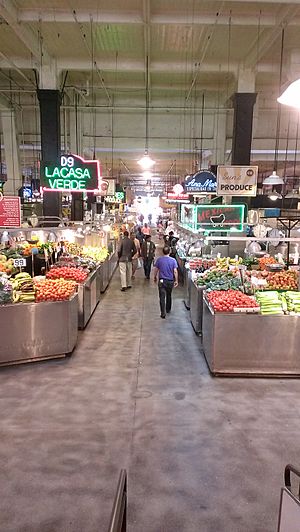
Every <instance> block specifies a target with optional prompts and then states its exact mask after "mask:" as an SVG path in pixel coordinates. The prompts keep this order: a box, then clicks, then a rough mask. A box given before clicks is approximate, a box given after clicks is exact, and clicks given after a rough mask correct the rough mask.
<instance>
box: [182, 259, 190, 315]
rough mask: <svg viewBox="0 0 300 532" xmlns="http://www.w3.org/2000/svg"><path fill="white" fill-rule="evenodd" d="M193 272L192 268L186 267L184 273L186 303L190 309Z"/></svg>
mask: <svg viewBox="0 0 300 532" xmlns="http://www.w3.org/2000/svg"><path fill="white" fill-rule="evenodd" d="M191 275H192V272H191V270H189V269H187V268H184V275H183V286H184V292H185V297H184V304H185V306H186V308H187V309H188V310H190V307H191V283H192V279H191Z"/></svg>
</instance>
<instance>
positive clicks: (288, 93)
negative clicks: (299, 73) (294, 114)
mask: <svg viewBox="0 0 300 532" xmlns="http://www.w3.org/2000/svg"><path fill="white" fill-rule="evenodd" d="M277 101H278V103H281V104H282V105H288V106H289V107H296V109H300V79H296V81H293V83H291V84H290V85H289V86H288V88H287V89H286V90H285V91H284V92H283V93H282V94H281V96H279V98H277Z"/></svg>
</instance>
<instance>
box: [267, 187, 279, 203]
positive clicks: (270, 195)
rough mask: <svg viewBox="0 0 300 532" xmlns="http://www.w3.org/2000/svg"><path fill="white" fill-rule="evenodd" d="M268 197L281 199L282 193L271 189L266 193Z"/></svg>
mask: <svg viewBox="0 0 300 532" xmlns="http://www.w3.org/2000/svg"><path fill="white" fill-rule="evenodd" d="M268 198H269V199H270V200H272V201H276V200H278V199H282V195H281V194H278V192H276V190H272V192H271V193H270V194H269V195H268Z"/></svg>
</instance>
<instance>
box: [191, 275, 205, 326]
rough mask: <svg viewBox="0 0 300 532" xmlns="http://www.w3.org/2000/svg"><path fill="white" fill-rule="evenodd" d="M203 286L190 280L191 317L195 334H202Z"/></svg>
mask: <svg viewBox="0 0 300 532" xmlns="http://www.w3.org/2000/svg"><path fill="white" fill-rule="evenodd" d="M203 292H204V287H203V286H197V285H196V284H195V283H194V282H193V281H192V280H190V317H191V324H192V326H193V328H194V331H195V333H197V334H202V315H203Z"/></svg>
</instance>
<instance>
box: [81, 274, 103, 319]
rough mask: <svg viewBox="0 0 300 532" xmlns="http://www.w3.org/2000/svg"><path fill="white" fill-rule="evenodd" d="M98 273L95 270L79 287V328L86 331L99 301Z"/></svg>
mask: <svg viewBox="0 0 300 532" xmlns="http://www.w3.org/2000/svg"><path fill="white" fill-rule="evenodd" d="M97 278H98V272H97V270H94V271H93V272H91V273H90V275H89V276H88V277H87V279H86V281H85V282H84V283H82V284H80V285H78V328H79V329H84V328H85V326H86V325H87V323H88V321H89V319H90V318H91V316H92V314H93V312H94V310H95V308H96V306H97V304H98V303H99V299H98V297H97Z"/></svg>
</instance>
